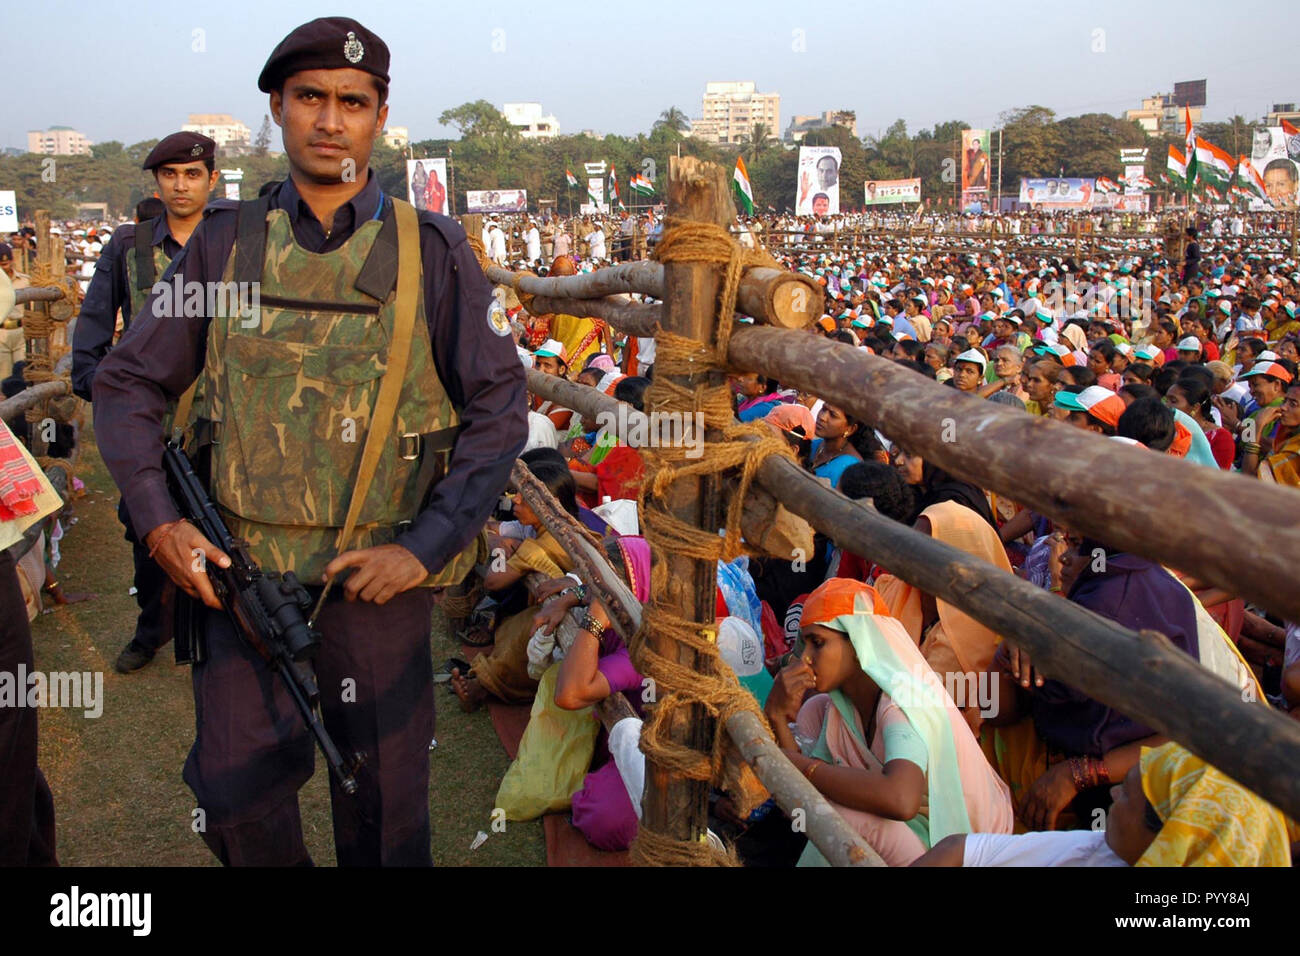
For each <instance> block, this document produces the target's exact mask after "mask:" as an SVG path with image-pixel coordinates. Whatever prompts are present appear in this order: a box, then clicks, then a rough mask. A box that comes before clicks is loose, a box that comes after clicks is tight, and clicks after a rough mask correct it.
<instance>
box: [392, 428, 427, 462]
mask: <svg viewBox="0 0 1300 956" xmlns="http://www.w3.org/2000/svg"><path fill="white" fill-rule="evenodd" d="M420 444H421V443H420V433H419V432H406V433H405V434H404V435H402V437H401V438H399V439H398V446H397V447H398V453H399V454H400V455H401V457H402V460H403V461H418V460H419V458H420Z"/></svg>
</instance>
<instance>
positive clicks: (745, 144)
mask: <svg viewBox="0 0 1300 956" xmlns="http://www.w3.org/2000/svg"><path fill="white" fill-rule="evenodd" d="M738 145H739V146H740V147H741V148H742V149H744V150H745V151H746V152H745V157H746V159H748V160H749V162H750V163H751V164H752V163H755V162H757V161H758V158H759V157H760V156H762V155H763V154H764V153H766V152H767V151H768V150H769V149H771V148H772V130H771V129H770V128H769V127H768V125H767V124H766V123H755V124H754V128H753V129H751V130H750V131H749V132H748V133H745V134H743V135H742V136H741V137H740V142H739V144H738Z"/></svg>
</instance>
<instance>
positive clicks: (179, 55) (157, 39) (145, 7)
mask: <svg viewBox="0 0 1300 956" xmlns="http://www.w3.org/2000/svg"><path fill="white" fill-rule="evenodd" d="M6 6H7V9H6V10H5V12H4V14H3V17H2V18H0V19H2V22H3V24H4V27H3V29H4V34H5V40H6V43H5V47H6V49H7V50H9V51H11V56H10V58H9V59H8V66H9V67H10V69H9V70H8V71H7V72H8V76H9V77H10V78H11V79H10V81H9V83H8V84H6V86H7V89H8V92H9V96H8V97H7V98H6V102H5V108H4V110H3V111H0V146H17V147H22V148H26V144H27V138H26V132H27V130H29V129H44V128H46V127H47V126H51V125H64V126H72V127H75V128H77V129H79V130H80V131H81V132H83V133H85V134H86V135H87V136H89V137H90V138H91V139H92V140H94V141H96V142H99V141H104V140H110V139H118V140H122V141H123V142H125V143H128V144H130V143H134V142H138V141H140V140H143V139H149V138H154V137H157V136H161V135H165V134H166V133H168V132H172V131H175V130H176V129H179V128H180V126H181V124H182V123H184V122H185V121H186V116H187V114H189V113H191V112H194V113H231V114H233V115H234V116H236V117H237V118H238V119H240V120H242V121H243V122H244V123H246V124H248V126H249V127H250V128H251V129H252V130H253V132H254V133H256V131H257V128H258V126H259V125H260V124H261V121H262V116H263V114H265V113H266V112H268V110H267V105H266V96H265V95H263V94H261V93H259V92H258V91H257V74H258V72H259V71H260V69H261V67H262V65H263V63H264V62H265V60H266V57H267V55H268V54H269V53H270V52H271V50H272V48H273V47H274V46H275V44H276V43H277V42H279V40H280V39H281V38H282V37H283V36H284V35H285V34H286V33H287V32H288V31H289V30H290V29H292V28H293V27H295V26H297V25H298V24H300V23H303V22H305V21H307V20H310V19H313V18H314V17H317V16H325V15H334V14H336V13H338V12H340V11H335V10H331V9H329V7H328V6H322V5H320V4H310V3H305V2H299V0H284V2H281V0H274V2H260V3H257V2H251V0H217V2H215V3H207V4H177V3H160V2H145V0H114V2H99V3H93V4H92V3H84V2H62V0H34V2H29V3H24V4H8V5H6ZM362 9H363V10H364V11H365V12H364V13H363V14H362V15H361V16H360V17H359V19H360V20H361V22H363V23H364V24H365V25H366V26H367V27H368V28H369V29H371V30H373V31H374V32H375V33H377V34H379V35H380V36H381V37H383V38H384V40H385V41H386V42H387V43H388V45H389V48H390V49H391V51H392V66H391V74H392V81H393V82H392V93H391V99H390V103H391V111H390V113H389V125H392V126H407V127H409V129H410V131H411V136H412V138H413V139H417V140H418V139H423V138H427V137H431V136H439V135H454V133H451V131H448V130H444V129H443V128H442V127H440V126H439V125H438V122H437V117H438V115H439V114H440V113H441V112H442V111H443V110H444V109H446V108H448V107H452V106H457V105H459V104H461V103H463V102H465V101H467V100H474V99H480V98H481V99H486V100H489V101H490V102H492V103H495V104H496V105H497V106H500V105H501V103H503V102H507V101H517V100H520V101H539V102H541V103H542V105H543V107H544V108H545V110H546V111H547V112H549V113H554V114H555V116H556V117H557V118H558V119H559V121H560V128H561V131H562V132H576V131H578V130H581V129H595V130H599V131H600V132H602V133H605V132H610V133H623V134H631V133H636V132H638V131H647V130H648V129H649V127H650V125H651V123H653V122H654V120H655V119H656V118H657V117H658V115H659V113H660V111H661V110H663V109H665V108H666V107H668V106H674V105H675V106H678V107H680V108H681V109H682V110H683V111H685V113H686V114H687V115H688V116H691V117H694V116H697V115H699V112H700V97H701V95H702V94H703V92H704V84H705V82H706V81H708V80H754V81H755V82H757V84H758V89H759V90H761V91H764V92H779V93H780V94H781V127H782V128H783V129H784V127H785V126H786V125H787V123H788V121H789V117H790V116H791V115H793V114H796V113H819V112H822V111H823V110H827V109H852V110H856V111H857V115H858V131H859V133H860V134H867V133H875V132H879V131H882V130H883V129H884V128H885V127H886V126H888V125H889V124H890V123H891V122H892V121H893V120H894V119H896V118H897V117H900V116H901V117H903V118H904V119H905V120H906V121H907V124H908V128H909V129H911V130H915V129H918V128H924V127H929V126H931V125H933V124H934V123H936V122H941V121H943V120H947V119H962V120H965V121H967V122H969V123H970V124H971V125H973V126H979V127H982V126H992V125H995V124H996V121H997V116H998V114H999V113H1001V112H1002V111H1003V110H1006V109H1010V108H1014V107H1018V106H1025V105H1028V104H1031V103H1041V104H1043V105H1045V106H1048V107H1051V108H1052V109H1054V110H1056V111H1057V113H1058V115H1062V116H1068V115H1076V114H1078V113H1084V112H1107V113H1120V112H1122V111H1123V110H1124V109H1126V108H1136V107H1138V106H1140V105H1141V103H1140V101H1141V98H1142V97H1143V96H1149V95H1151V94H1154V93H1158V92H1169V91H1170V90H1172V87H1173V83H1174V81H1176V80H1192V79H1200V78H1202V77H1206V78H1208V80H1209V85H1208V100H1209V103H1208V106H1207V110H1206V117H1207V118H1208V119H1223V118H1226V117H1228V116H1231V115H1232V114H1234V113H1240V114H1242V115H1244V116H1246V117H1248V118H1256V117H1260V116H1262V115H1263V114H1264V112H1265V111H1266V110H1268V109H1269V108H1270V106H1271V104H1273V103H1275V102H1288V101H1300V78H1297V77H1296V70H1295V62H1296V61H1295V53H1294V48H1293V44H1294V38H1295V36H1296V35H1297V31H1296V28H1297V26H1300V13H1298V12H1297V10H1300V6H1297V7H1292V6H1290V4H1289V3H1287V2H1276V0H1274V2H1270V3H1267V4H1265V3H1252V2H1235V3H1232V4H1230V5H1227V6H1225V5H1224V4H1223V3H1220V2H1215V3H1210V2H1205V0H1182V2H1163V0H1159V2H1149V0H1140V2H1132V0H1126V2H1112V0H1089V2H1087V3H1082V2H1074V3H1069V4H1059V5H1058V4H1056V3H1043V2H1041V0H1040V2H1034V3H1030V2H1025V0H1004V2H999V3H990V4H985V5H981V4H977V3H945V2H939V0H910V2H907V3H870V4H869V5H868V4H865V3H848V4H842V3H841V4H822V3H815V4H808V3H801V2H794V0H786V2H782V3H776V2H771V0H752V2H747V3H743V4H739V3H737V4H730V3H728V4H717V5H714V4H711V3H707V2H703V3H702V2H699V0H694V2H679V0H664V2H657V3H654V4H652V5H646V6H645V7H641V6H640V5H636V6H634V5H632V4H624V3H613V4H610V3H597V4H590V5H586V6H585V7H584V5H581V4H564V3H536V2H533V3H526V4H525V3H509V2H501V0H481V2H470V3H457V4H455V5H450V6H449V5H445V4H443V3H417V2H407V0H403V2H375V3H373V4H369V5H363V6H362ZM642 9H644V10H648V11H652V12H651V13H650V15H648V16H644V15H641V14H640V13H638V11H639V10H642ZM196 30H198V31H203V33H202V34H201V35H199V41H196V39H195V38H196V34H195V31H196ZM200 41H201V44H202V46H203V47H204V50H203V52H195V50H194V46H195V45H196V42H200ZM801 48H802V52H801V51H800V49H801ZM498 51H499V52H498ZM14 77H17V80H16V82H15V80H14V79H13V78H14ZM36 82H39V83H40V84H41V85H40V86H36V85H33V84H35V83H36ZM278 139H279V137H278V134H277V136H276V142H277V143H278Z"/></svg>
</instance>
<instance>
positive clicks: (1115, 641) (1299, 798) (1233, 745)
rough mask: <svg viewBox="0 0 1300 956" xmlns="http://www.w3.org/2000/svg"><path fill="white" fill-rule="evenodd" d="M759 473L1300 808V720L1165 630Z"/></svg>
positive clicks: (1102, 694) (568, 401) (577, 402)
mask: <svg viewBox="0 0 1300 956" xmlns="http://www.w3.org/2000/svg"><path fill="white" fill-rule="evenodd" d="M901 371H903V372H905V373H906V374H908V375H912V376H914V377H916V378H918V379H920V380H921V381H923V382H924V381H926V380H925V379H921V378H920V376H918V375H916V373H915V372H906V370H901ZM546 378H553V377H546ZM555 381H557V382H558V381H561V380H559V379H555ZM563 384H566V385H569V386H570V387H569V388H567V389H565V390H564V394H565V401H564V404H565V405H566V407H568V408H572V409H574V410H575V411H578V412H581V413H583V414H585V415H591V416H593V417H594V416H595V414H597V413H598V412H599V411H602V410H608V408H607V404H606V402H607V401H612V400H610V399H608V396H606V395H604V394H603V393H601V392H599V391H597V390H596V389H593V388H589V387H587V386H584V385H572V384H571V383H563ZM931 384H933V383H931ZM534 385H537V386H538V387H539V388H547V387H548V386H549V382H535V380H534V379H532V378H531V377H530V379H529V387H530V388H533V387H534ZM575 390H577V391H576V392H575ZM538 393H539V394H546V393H545V392H543V391H540V390H539V392H538ZM553 394H555V395H558V394H559V390H558V389H557V390H555V391H554V393H553ZM547 397H552V396H551V395H547ZM555 400H557V401H558V400H559V399H558V398H556V399H555ZM989 404H991V403H989ZM1008 411H1010V410H1008ZM633 414H635V412H634V411H631V410H629V411H627V412H625V414H624V417H623V418H622V419H618V418H616V419H615V420H625V421H629V422H630V421H631V419H630V418H629V417H628V416H630V415H633ZM1018 414H1020V415H1022V416H1023V414H1024V413H1018ZM1112 444H1114V443H1112ZM1152 457H1154V458H1158V457H1160V456H1156V455H1154V454H1152ZM1189 467H1196V466H1189ZM1205 470H1207V471H1208V470H1209V469H1205ZM757 484H759V485H761V486H762V487H763V488H764V489H766V490H767V491H769V492H770V493H771V494H773V495H774V496H776V497H777V498H778V499H779V500H780V501H781V502H782V503H784V504H785V506H786V507H787V508H788V509H789V510H790V511H792V512H794V513H795V514H797V515H800V516H801V517H803V518H806V519H807V520H808V521H809V522H810V523H811V524H812V525H813V527H815V528H817V529H818V530H819V531H821V532H822V533H824V534H826V535H827V536H828V537H830V538H831V539H832V540H833V541H834V542H835V543H836V544H838V545H840V546H841V547H844V548H846V549H848V550H850V551H852V552H854V553H856V554H860V555H863V556H865V557H867V558H870V559H871V560H873V561H876V562H878V563H880V564H881V565H883V566H884V567H887V568H889V570H890V572H891V573H893V574H895V575H897V576H898V577H899V578H901V579H902V580H904V581H907V582H908V583H909V584H912V585H915V586H916V587H919V588H922V589H923V590H925V591H926V592H928V593H930V594H933V595H934V596H936V597H938V598H940V599H941V600H943V601H946V602H948V603H949V604H952V605H953V606H955V607H958V608H960V609H961V610H962V611H964V612H965V613H967V614H969V615H970V616H971V617H973V618H975V619H976V620H977V621H979V622H980V623H982V624H984V625H986V626H987V627H989V628H990V629H991V630H993V631H994V632H996V633H998V634H1001V635H1002V636H1003V637H1005V638H1006V639H1008V640H1010V641H1011V642H1012V643H1014V644H1016V645H1017V646H1019V647H1022V648H1024V649H1025V650H1027V651H1028V652H1029V653H1030V655H1031V657H1032V658H1033V660H1034V661H1035V663H1036V664H1038V665H1041V667H1042V669H1043V671H1044V673H1046V674H1048V675H1049V676H1053V677H1056V678H1057V679H1060V680H1063V681H1065V682H1066V683H1068V684H1069V685H1070V686H1071V687H1075V688H1077V689H1078V690H1081V691H1083V692H1084V693H1086V694H1088V695H1089V696H1091V697H1094V698H1096V699H1097V700H1099V701H1101V702H1102V703H1104V704H1107V705H1108V706H1111V707H1114V708H1116V709H1117V710H1119V711H1120V712H1122V713H1124V714H1126V715H1128V716H1129V717H1132V718H1133V719H1135V720H1138V721H1140V722H1142V723H1144V724H1146V725H1148V726H1150V727H1152V728H1154V729H1155V730H1157V731H1159V732H1160V733H1163V734H1166V735H1167V736H1169V737H1171V738H1172V739H1174V740H1177V741H1178V742H1179V743H1181V744H1183V745H1184V746H1186V747H1187V748H1188V749H1189V750H1191V751H1192V752H1193V753H1196V754H1197V755H1198V756H1200V757H1202V758H1204V759H1205V760H1207V761H1209V762H1210V763H1212V764H1214V765H1215V766H1217V767H1218V768H1219V769H1221V770H1223V771H1224V772H1225V773H1228V774H1230V775H1231V776H1232V777H1234V778H1235V779H1237V780H1239V781H1240V782H1241V783H1242V784H1244V785H1245V786H1247V787H1250V788H1251V789H1252V790H1255V791H1256V792H1257V793H1259V794H1260V795H1261V796H1263V797H1264V798H1265V799H1267V800H1270V801H1272V802H1273V803H1275V804H1276V805H1277V806H1279V807H1281V808H1282V809H1283V810H1285V811H1286V812H1288V813H1290V814H1292V815H1300V775H1297V774H1280V773H1278V772H1277V768H1278V767H1280V766H1296V765H1298V764H1300V723H1297V722H1296V721H1293V720H1290V719H1289V718H1287V717H1284V716H1282V715H1281V714H1280V713H1278V712H1277V711H1274V710H1272V709H1270V708H1268V707H1265V706H1262V705H1260V704H1258V703H1249V702H1247V701H1244V700H1243V699H1242V698H1241V694H1240V693H1239V692H1238V691H1237V690H1236V689H1235V688H1233V687H1231V686H1230V685H1228V684H1227V683H1226V682H1225V681H1223V680H1222V679H1220V678H1219V677H1217V676H1215V675H1214V674H1212V673H1210V672H1209V671H1208V670H1206V669H1205V668H1203V667H1202V666H1201V665H1200V664H1199V663H1198V662H1197V661H1195V660H1193V659H1192V658H1191V657H1189V656H1188V655H1186V654H1184V653H1183V652H1182V651H1179V650H1178V649H1176V648H1174V647H1172V646H1171V645H1170V644H1169V643H1168V642H1167V641H1166V640H1164V639H1163V638H1162V637H1160V636H1157V635H1155V634H1152V633H1149V632H1148V633H1143V634H1139V633H1137V632H1135V631H1131V630H1128V629H1127V628H1123V627H1120V626H1119V625H1118V624H1116V623H1115V622H1114V621H1110V620H1108V619H1106V618H1103V617H1101V616H1099V615H1097V614H1094V613H1093V612H1091V611H1088V610H1086V609H1084V608H1082V607H1080V606H1079V605H1078V604H1075V603H1073V602H1071V601H1067V600H1065V599H1063V598H1061V597H1059V596H1057V595H1053V594H1051V593H1049V592H1048V591H1045V590H1044V589H1042V588H1039V587H1036V586H1034V585H1033V584H1030V583H1029V582H1028V581H1026V580H1024V579H1022V578H1020V577H1017V576H1016V575H1013V574H1007V573H1006V572H1004V571H1002V570H1000V569H998V568H996V567H994V566H993V565H991V564H989V563H987V562H985V561H981V560H979V559H977V558H974V557H972V556H971V555H969V554H967V553H966V552H964V551H961V550H958V549H957V548H954V547H952V546H950V545H947V544H944V543H943V542H942V541H938V540H935V539H934V538H931V537H930V536H929V535H926V534H922V533H921V532H919V531H916V530H914V529H913V528H910V527H908V526H907V525H904V524H900V523H899V522H896V521H893V520H891V519H889V518H886V517H885V516H883V515H881V514H880V513H879V512H876V511H874V510H873V509H870V508H865V507H863V506H862V505H860V504H858V503H857V502H854V501H850V500H849V499H848V498H845V497H844V496H843V495H841V494H840V493H839V492H837V491H832V490H831V489H830V488H827V487H826V485H824V484H823V483H821V482H820V481H818V480H817V479H816V478H815V477H814V476H813V475H811V474H809V473H808V472H806V471H804V470H803V469H801V468H799V467H798V466H797V465H795V464H793V463H792V462H790V461H788V460H785V459H780V458H769V459H767V460H766V461H765V462H764V463H763V464H762V465H761V466H759V469H758V474H757ZM764 783H766V781H764Z"/></svg>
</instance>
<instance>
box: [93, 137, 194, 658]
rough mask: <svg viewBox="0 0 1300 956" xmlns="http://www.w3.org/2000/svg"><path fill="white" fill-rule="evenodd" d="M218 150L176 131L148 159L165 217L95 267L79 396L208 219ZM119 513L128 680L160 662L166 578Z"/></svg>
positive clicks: (127, 238)
mask: <svg viewBox="0 0 1300 956" xmlns="http://www.w3.org/2000/svg"><path fill="white" fill-rule="evenodd" d="M216 148H217V144H216V143H215V142H213V141H212V140H211V139H209V138H208V137H206V136H203V135H201V134H199V133H187V132H181V133H172V134H171V135H170V136H166V137H164V138H163V139H161V140H159V141H158V145H157V146H155V147H154V148H153V149H152V150H151V151H150V153H149V155H148V156H147V157H146V158H145V161H144V163H143V168H144V169H145V170H148V171H150V172H152V173H153V175H154V181H155V183H156V184H157V187H158V195H159V197H160V198H161V200H162V203H163V209H164V212H163V214H162V215H161V216H158V217H156V218H154V219H146V220H144V221H143V222H137V223H127V224H126V225H123V226H119V227H118V228H117V230H116V231H115V232H114V233H113V236H112V238H111V239H109V241H108V244H107V245H105V246H104V248H103V250H102V251H101V252H100V256H99V262H97V263H96V264H95V274H94V276H93V277H92V278H91V280H90V285H89V287H88V288H87V289H86V299H85V301H84V302H83V303H82V306H81V312H80V313H79V314H78V316H77V320H76V323H75V326H74V329H73V336H72V385H73V391H74V392H76V394H77V395H80V396H81V397H82V398H84V399H86V400H87V401H89V400H90V397H91V382H92V381H93V380H94V377H95V370H96V369H97V368H98V367H99V363H100V360H101V359H103V358H104V356H105V355H107V354H108V351H109V349H110V348H111V347H112V344H113V340H114V335H115V332H116V328H117V321H118V317H119V316H120V317H121V320H122V331H123V333H125V332H126V330H127V329H128V328H129V327H130V325H131V320H132V319H133V318H134V317H135V316H136V314H137V313H139V311H140V310H141V309H142V308H144V304H145V300H146V299H147V298H148V297H149V292H150V290H151V289H152V288H153V286H154V284H155V283H156V282H158V281H159V280H160V279H161V278H162V276H163V273H165V272H166V271H167V267H168V266H169V265H170V264H171V261H172V259H174V258H175V257H176V255H177V254H178V253H179V252H180V251H181V249H182V248H183V247H184V246H185V243H186V242H188V241H189V238H190V234H191V233H192V232H193V231H194V227H195V226H197V225H198V224H199V222H200V220H202V218H203V209H204V207H205V206H206V205H207V202H208V196H209V195H210V194H211V192H212V188H213V187H214V186H215V185H216V182H217V178H218V174H217V172H216ZM117 515H118V518H119V519H120V520H121V522H122V524H123V525H124V526H125V528H126V540H127V541H129V542H131V550H132V558H133V561H134V565H135V575H134V584H135V600H136V603H137V604H138V605H139V607H140V614H139V616H138V617H137V618H136V623H135V634H134V635H133V636H132V638H131V640H130V642H129V643H128V644H127V645H126V646H125V647H124V648H122V651H121V653H119V654H118V656H117V660H116V661H115V662H114V667H115V668H116V670H117V671H118V673H121V674H127V673H130V672H131V671H135V670H139V669H140V668H142V667H144V666H145V665H146V664H148V663H149V662H150V661H151V660H153V657H154V654H155V653H156V652H157V650H158V648H159V647H160V646H162V644H163V643H164V642H165V641H166V636H165V629H164V627H163V622H162V604H163V585H164V584H165V583H166V580H167V576H166V575H165V574H163V572H162V569H161V568H159V567H158V565H157V564H155V563H154V562H153V561H152V560H150V558H149V552H148V549H147V548H145V547H143V545H141V543H140V539H139V537H138V535H137V534H136V533H135V531H134V529H133V528H132V526H131V522H130V519H129V516H128V515H127V511H126V506H125V505H124V504H123V503H122V502H120V501H119V502H118V506H117Z"/></svg>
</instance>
